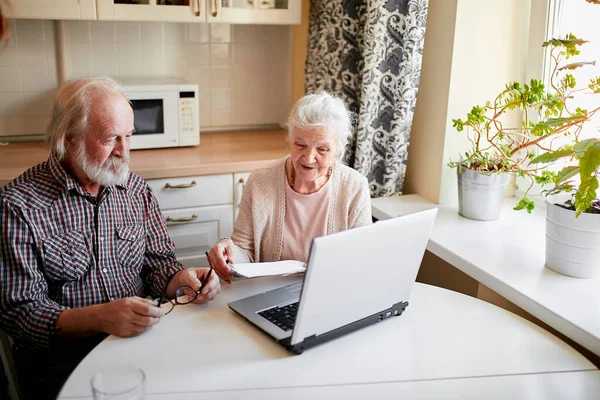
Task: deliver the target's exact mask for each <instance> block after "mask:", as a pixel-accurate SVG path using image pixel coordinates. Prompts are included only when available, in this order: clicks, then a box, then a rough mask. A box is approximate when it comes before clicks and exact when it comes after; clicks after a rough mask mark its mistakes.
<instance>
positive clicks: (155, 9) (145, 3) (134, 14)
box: [97, 0, 206, 22]
mask: <svg viewBox="0 0 600 400" xmlns="http://www.w3.org/2000/svg"><path fill="white" fill-rule="evenodd" d="M97 1H98V19H99V20H110V21H163V22H206V7H205V0H136V2H135V3H133V2H132V1H131V0H97Z"/></svg>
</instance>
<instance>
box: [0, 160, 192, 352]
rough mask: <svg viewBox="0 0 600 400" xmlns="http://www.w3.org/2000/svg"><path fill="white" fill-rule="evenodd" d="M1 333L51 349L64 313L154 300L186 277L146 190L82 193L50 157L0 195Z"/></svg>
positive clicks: (134, 180) (139, 184)
mask: <svg viewBox="0 0 600 400" xmlns="http://www.w3.org/2000/svg"><path fill="white" fill-rule="evenodd" d="M0 201H1V204H0V234H1V237H0V327H1V328H2V329H4V330H5V331H6V332H7V333H8V334H9V335H11V336H12V337H13V338H15V339H16V340H17V341H18V342H20V343H27V345H28V346H33V347H48V346H50V345H51V343H52V341H53V339H54V338H55V335H56V333H57V331H58V328H57V327H56V320H57V318H58V316H59V315H60V313H61V312H62V311H63V310H66V309H69V308H76V307H85V306H90V305H93V304H99V303H105V302H108V301H112V300H115V299H118V298H122V297H128V296H141V297H144V296H146V295H151V296H152V297H159V296H160V293H161V292H162V291H163V289H164V285H165V284H166V282H167V279H168V278H169V276H170V275H171V274H173V273H175V272H176V271H179V270H180V269H182V268H183V266H182V265H181V264H179V263H178V262H177V260H176V259H175V247H174V245H173V242H172V241H171V240H170V238H169V235H168V233H167V228H166V225H165V222H164V220H163V218H162V216H161V213H160V209H159V206H158V202H157V200H156V198H155V197H154V195H153V193H152V190H151V189H150V187H149V186H148V184H147V183H146V182H145V181H144V180H142V179H141V178H140V177H138V176H137V175H134V174H131V173H130V174H129V179H128V181H127V184H125V185H124V186H119V185H117V186H109V187H105V188H104V189H103V190H102V191H101V193H100V195H99V197H98V198H95V197H93V196H91V195H89V194H87V193H86V192H85V191H84V190H83V189H82V187H81V186H80V185H79V184H78V183H77V182H76V181H75V180H74V179H73V178H72V177H71V176H70V175H69V174H68V173H67V172H66V171H65V170H64V169H63V167H62V166H61V164H60V163H59V162H58V161H57V160H56V158H54V157H52V156H51V157H50V159H49V160H48V161H46V162H44V163H41V164H38V165H36V166H35V167H33V168H31V169H29V170H27V171H26V172H25V173H24V174H23V175H21V176H20V177H18V178H16V179H15V180H14V181H12V182H10V183H8V184H7V185H6V186H5V187H4V188H2V190H0Z"/></svg>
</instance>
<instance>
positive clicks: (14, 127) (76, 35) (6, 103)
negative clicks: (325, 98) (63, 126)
mask: <svg viewBox="0 0 600 400" xmlns="http://www.w3.org/2000/svg"><path fill="white" fill-rule="evenodd" d="M64 24H65V31H66V69H67V75H66V77H67V79H75V78H79V77H85V76H98V75H108V76H111V77H114V78H116V79H127V78H162V77H176V78H183V79H186V80H188V81H190V82H194V83H197V84H198V85H199V86H200V110H201V112H200V123H201V129H211V128H227V127H242V126H251V125H263V124H276V123H281V122H283V121H284V120H285V117H286V115H287V113H288V112H289V109H290V107H291V100H290V99H291V61H290V60H291V46H290V27H288V26H266V25H229V24H211V25H209V24H178V23H162V22H156V23H154V22H102V21H65V22H64ZM11 29H12V30H13V32H14V33H15V34H13V36H12V40H11V42H10V44H9V46H8V47H7V48H6V49H5V50H0V72H1V73H2V74H1V75H0V136H12V135H21V134H41V133H43V131H44V126H45V122H46V119H47V116H48V114H49V111H50V105H51V103H52V99H53V95H54V93H55V90H56V85H57V82H56V57H55V46H56V43H55V40H54V31H53V22H51V21H40V20H15V21H13V22H12V23H11ZM42 56H44V57H42Z"/></svg>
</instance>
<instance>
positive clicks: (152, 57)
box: [140, 44, 166, 77]
mask: <svg viewBox="0 0 600 400" xmlns="http://www.w3.org/2000/svg"><path fill="white" fill-rule="evenodd" d="M141 50H142V55H141V62H142V64H141V68H140V77H144V76H148V77H164V76H165V72H166V71H165V48H164V47H163V46H152V45H150V44H147V45H142V49H141Z"/></svg>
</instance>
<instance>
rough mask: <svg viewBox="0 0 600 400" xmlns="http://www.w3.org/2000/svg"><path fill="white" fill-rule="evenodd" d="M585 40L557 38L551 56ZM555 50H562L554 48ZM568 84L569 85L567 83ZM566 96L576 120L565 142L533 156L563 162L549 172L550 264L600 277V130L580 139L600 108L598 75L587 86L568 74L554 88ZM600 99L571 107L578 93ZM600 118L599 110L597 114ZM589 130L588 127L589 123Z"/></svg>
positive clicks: (567, 53) (568, 113)
mask: <svg viewBox="0 0 600 400" xmlns="http://www.w3.org/2000/svg"><path fill="white" fill-rule="evenodd" d="M583 43H584V41H582V40H581V39H578V38H576V37H574V36H572V35H569V36H567V38H566V39H563V40H560V39H553V40H551V41H549V42H547V45H549V46H554V47H553V51H551V53H550V55H551V57H552V58H553V59H556V60H558V59H560V58H561V57H564V58H565V59H568V58H569V57H571V56H573V55H576V54H578V53H579V51H578V50H577V49H576V46H578V45H581V44H583ZM556 49H559V50H558V51H556ZM590 64H593V63H589V62H577V63H571V64H567V65H566V66H564V67H562V68H561V70H562V71H569V70H571V69H574V68H579V67H582V66H588V65H590ZM563 82H567V83H568V84H563ZM556 89H557V91H558V92H559V94H560V96H561V97H562V98H563V99H565V104H566V106H565V107H564V109H563V112H564V116H565V117H566V118H570V119H572V122H571V124H572V127H571V129H570V132H569V134H568V135H567V136H566V139H567V142H566V143H565V144H563V145H562V146H560V147H558V148H557V149H555V150H554V151H547V152H545V153H543V154H540V155H539V156H537V157H535V158H534V159H533V160H531V164H532V165H544V164H548V163H555V162H558V161H562V162H563V165H564V166H563V168H562V169H560V170H559V171H558V172H552V171H548V170H546V171H545V175H546V178H547V179H546V181H547V182H545V183H551V184H553V187H552V188H551V189H549V190H546V191H545V193H546V194H547V195H548V196H547V197H546V265H547V266H548V267H549V268H550V269H552V270H554V271H556V272H559V273H562V274H565V275H569V276H574V277H578V278H595V277H600V200H599V198H598V196H599V191H598V187H599V186H600V182H599V174H600V134H599V133H598V132H597V131H596V132H595V137H592V138H587V139H584V140H581V139H580V135H581V133H582V131H583V129H584V128H586V127H588V125H589V124H586V123H587V122H589V121H590V119H591V118H592V117H593V116H594V115H595V114H596V113H599V111H600V76H599V77H596V78H593V79H591V80H590V82H589V83H588V84H587V86H586V87H583V88H577V86H576V82H575V78H574V77H573V76H572V75H571V74H570V73H568V72H566V73H564V76H563V77H562V79H561V84H560V85H558V86H557V87H556ZM584 95H585V96H593V97H590V98H597V99H598V100H597V101H594V102H593V103H592V104H593V106H592V107H591V109H588V110H584V109H581V108H573V107H568V102H571V101H573V100H576V99H577V98H578V97H580V96H584ZM599 117H600V113H599ZM588 128H589V127H588Z"/></svg>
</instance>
